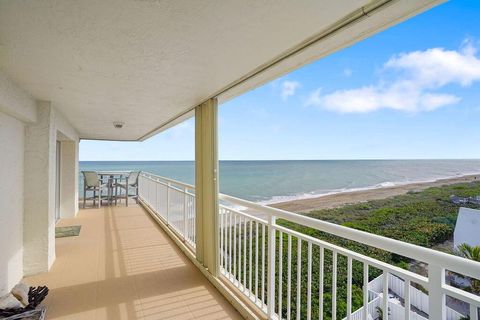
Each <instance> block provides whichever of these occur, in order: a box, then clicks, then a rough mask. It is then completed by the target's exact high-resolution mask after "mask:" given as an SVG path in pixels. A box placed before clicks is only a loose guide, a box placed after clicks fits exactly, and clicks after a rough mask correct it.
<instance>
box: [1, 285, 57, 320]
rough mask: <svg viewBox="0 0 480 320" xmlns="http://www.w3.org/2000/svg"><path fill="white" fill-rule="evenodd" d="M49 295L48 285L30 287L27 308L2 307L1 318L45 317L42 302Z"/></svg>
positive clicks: (9, 319)
mask: <svg viewBox="0 0 480 320" xmlns="http://www.w3.org/2000/svg"><path fill="white" fill-rule="evenodd" d="M47 295H48V288H47V287H46V286H41V287H30V290H29V291H28V305H27V306H26V307H25V308H13V309H0V319H5V320H7V319H8V320H14V319H40V320H42V319H44V318H45V307H42V306H40V303H41V302H42V301H43V300H44V299H45V297H46V296H47Z"/></svg>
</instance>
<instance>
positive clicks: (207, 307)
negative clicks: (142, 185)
mask: <svg viewBox="0 0 480 320" xmlns="http://www.w3.org/2000/svg"><path fill="white" fill-rule="evenodd" d="M68 225H81V226H82V229H81V231H80V235H79V236H78V237H68V238H59V239H56V254H57V259H56V261H55V263H54V265H53V266H52V268H51V270H50V272H48V273H44V274H39V275H36V276H31V277H27V278H26V279H25V281H26V282H27V283H29V284H31V285H42V284H46V285H48V287H49V288H50V293H49V296H48V297H47V299H46V300H45V304H46V306H47V308H48V311H47V319H89V320H92V319H112V320H120V319H152V320H153V319H241V316H240V315H239V314H238V313H237V312H236V310H235V309H234V308H233V307H232V306H231V305H230V304H229V303H228V302H227V301H226V300H225V299H224V298H223V296H222V295H221V294H220V293H219V292H218V291H217V290H216V289H215V287H213V286H212V285H211V284H210V283H209V282H208V280H207V279H206V278H205V277H204V276H203V275H202V274H201V272H200V271H199V270H198V269H197V268H196V267H195V266H194V265H193V264H192V263H191V262H190V260H189V259H188V258H187V257H185V256H184V255H183V253H182V252H181V251H180V249H178V247H177V246H176V245H175V243H174V242H173V241H172V240H171V239H170V238H169V237H168V236H167V235H166V234H165V233H164V232H163V231H162V229H161V228H160V227H159V226H158V225H157V224H156V223H155V221H154V220H152V219H151V218H150V217H149V215H148V214H147V213H146V212H145V211H144V210H143V209H142V208H141V207H139V206H131V207H128V208H127V207H122V206H117V207H102V208H101V209H84V210H80V212H79V213H78V215H77V217H76V218H73V219H62V220H61V221H59V223H58V226H68Z"/></svg>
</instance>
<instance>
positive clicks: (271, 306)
mask: <svg viewBox="0 0 480 320" xmlns="http://www.w3.org/2000/svg"><path fill="white" fill-rule="evenodd" d="M275 220H276V218H275V217H274V216H273V215H269V217H268V246H267V251H268V253H267V255H268V275H267V276H268V291H267V294H268V297H267V314H268V319H273V315H274V314H275V242H276V241H275V233H276V231H275Z"/></svg>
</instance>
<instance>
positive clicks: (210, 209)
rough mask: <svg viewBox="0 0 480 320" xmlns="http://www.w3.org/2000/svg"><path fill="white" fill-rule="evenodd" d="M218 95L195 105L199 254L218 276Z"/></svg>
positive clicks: (198, 258)
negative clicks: (216, 97)
mask: <svg viewBox="0 0 480 320" xmlns="http://www.w3.org/2000/svg"><path fill="white" fill-rule="evenodd" d="M217 109H218V104H217V99H210V100H208V101H207V102H205V103H202V104H201V105H199V106H198V107H197V108H196V109H195V195H196V196H195V205H196V208H195V209H196V257H197V260H198V261H199V262H200V263H202V264H203V266H205V268H207V269H208V271H209V272H210V273H211V274H213V275H214V276H218V250H219V249H218V142H217V126H218V120H217Z"/></svg>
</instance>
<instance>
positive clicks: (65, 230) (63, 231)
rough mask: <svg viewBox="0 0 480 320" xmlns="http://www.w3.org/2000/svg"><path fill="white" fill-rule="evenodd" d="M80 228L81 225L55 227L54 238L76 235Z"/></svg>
mask: <svg viewBox="0 0 480 320" xmlns="http://www.w3.org/2000/svg"><path fill="white" fill-rule="evenodd" d="M81 228H82V226H69V227H55V238H63V237H74V236H78V235H79V234H80V229H81Z"/></svg>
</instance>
